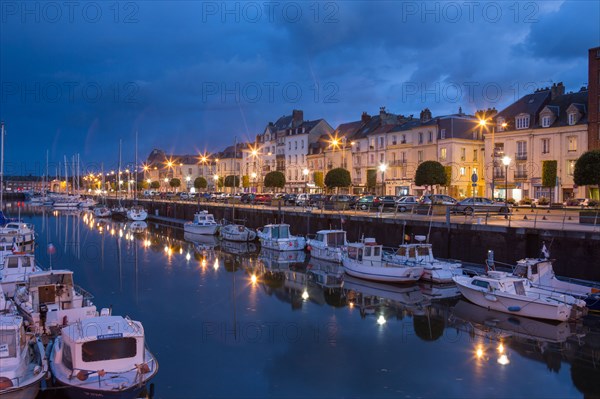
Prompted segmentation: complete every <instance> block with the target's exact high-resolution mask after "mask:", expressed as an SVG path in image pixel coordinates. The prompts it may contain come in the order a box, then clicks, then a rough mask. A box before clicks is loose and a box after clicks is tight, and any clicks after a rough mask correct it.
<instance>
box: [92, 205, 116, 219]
mask: <svg viewBox="0 0 600 399" xmlns="http://www.w3.org/2000/svg"><path fill="white" fill-rule="evenodd" d="M111 215H112V212H111V210H110V209H109V208H108V207H107V206H106V205H102V206H98V207H96V208H94V216H95V217H97V218H109V217H110V216H111Z"/></svg>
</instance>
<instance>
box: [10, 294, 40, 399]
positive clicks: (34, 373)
mask: <svg viewBox="0 0 600 399" xmlns="http://www.w3.org/2000/svg"><path fill="white" fill-rule="evenodd" d="M47 372H48V362H47V360H46V358H45V352H44V345H43V344H42V341H41V338H39V337H37V338H36V337H35V336H34V335H33V334H30V333H26V332H25V328H24V323H23V318H22V317H21V316H19V315H18V314H17V313H16V310H15V309H14V307H13V305H12V303H11V301H8V300H6V299H5V298H4V294H3V293H2V290H0V396H1V397H2V398H3V399H23V398H35V397H36V395H37V394H38V392H39V390H40V383H41V381H42V379H43V378H44V377H45V376H46V373H47Z"/></svg>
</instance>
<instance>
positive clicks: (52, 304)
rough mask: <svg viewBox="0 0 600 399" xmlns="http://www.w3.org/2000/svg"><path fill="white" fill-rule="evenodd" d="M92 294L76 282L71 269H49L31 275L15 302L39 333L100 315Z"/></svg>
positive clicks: (18, 292) (18, 291)
mask: <svg viewBox="0 0 600 399" xmlns="http://www.w3.org/2000/svg"><path fill="white" fill-rule="evenodd" d="M91 298H92V295H91V294H89V293H88V292H86V291H85V290H83V289H82V288H81V287H78V286H76V285H75V284H74V283H73V272H72V271H71V270H45V271H41V272H35V273H32V274H30V275H29V277H28V278H27V283H26V284H25V285H24V286H22V287H19V288H18V289H17V290H16V292H15V296H14V301H15V304H16V305H17V307H18V308H19V310H20V311H21V313H22V314H23V316H24V317H25V318H26V319H27V320H28V321H29V323H30V324H31V328H32V329H33V331H34V332H35V333H37V334H50V335H52V334H53V333H55V332H57V331H56V330H57V328H59V327H63V326H65V325H68V324H69V323H74V322H76V321H80V320H84V319H87V318H90V317H94V316H96V315H97V312H96V306H95V305H94V304H93V303H92V301H91Z"/></svg>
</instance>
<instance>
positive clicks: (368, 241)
mask: <svg viewBox="0 0 600 399" xmlns="http://www.w3.org/2000/svg"><path fill="white" fill-rule="evenodd" d="M342 264H343V265H344V270H345V271H346V273H347V274H349V275H351V276H354V277H360V278H364V279H367V280H373V281H383V282H389V283H410V282H415V281H417V280H419V278H421V275H422V274H423V267H422V266H416V265H415V266H412V265H406V264H402V263H395V262H392V261H390V260H385V259H384V258H383V248H382V246H381V245H378V244H377V243H376V242H375V239H373V238H365V239H364V240H363V241H362V242H358V243H350V244H348V246H347V247H346V251H345V252H344V254H343V255H342Z"/></svg>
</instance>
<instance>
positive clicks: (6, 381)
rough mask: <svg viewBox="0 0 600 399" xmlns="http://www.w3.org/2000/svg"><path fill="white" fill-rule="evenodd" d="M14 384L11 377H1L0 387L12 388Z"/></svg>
mask: <svg viewBox="0 0 600 399" xmlns="http://www.w3.org/2000/svg"><path fill="white" fill-rule="evenodd" d="M12 386H13V383H12V381H11V380H10V378H8V377H0V389H2V390H4V389H8V388H12Z"/></svg>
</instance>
